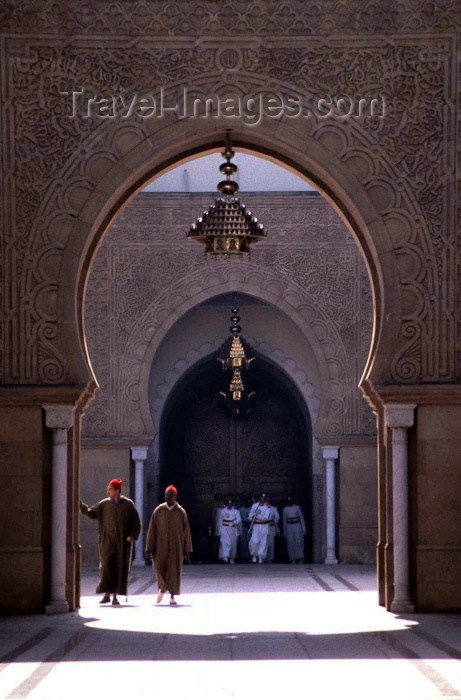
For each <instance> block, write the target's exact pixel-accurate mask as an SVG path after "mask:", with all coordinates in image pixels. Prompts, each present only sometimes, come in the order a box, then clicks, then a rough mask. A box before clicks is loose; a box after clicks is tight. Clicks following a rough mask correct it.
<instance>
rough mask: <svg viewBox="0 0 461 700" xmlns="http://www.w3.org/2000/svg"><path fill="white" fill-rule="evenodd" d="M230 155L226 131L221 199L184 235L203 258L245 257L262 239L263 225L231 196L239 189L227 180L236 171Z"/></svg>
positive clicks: (216, 200) (229, 142)
mask: <svg viewBox="0 0 461 700" xmlns="http://www.w3.org/2000/svg"><path fill="white" fill-rule="evenodd" d="M234 155H235V153H234V151H233V150H232V144H231V139H230V131H229V130H227V131H226V142H225V149H224V151H223V152H222V156H223V157H224V158H225V159H226V162H225V163H222V164H221V165H220V166H219V170H220V172H221V173H223V174H225V176H226V179H225V180H221V182H219V183H218V187H217V189H218V192H219V193H220V194H221V195H223V196H222V197H217V198H216V199H215V202H214V204H212V205H211V206H210V207H209V209H207V210H205V211H204V212H203V214H202V216H199V218H198V219H197V220H196V222H195V224H192V226H191V227H190V231H189V233H188V234H187V238H188V239H191V240H193V241H198V242H199V243H203V244H204V246H205V257H208V256H212V257H216V256H219V255H224V256H230V255H240V256H241V255H249V254H250V246H251V245H252V244H253V243H257V242H258V241H261V240H263V239H264V238H266V234H265V233H264V228H263V225H262V224H260V223H258V219H257V218H256V217H255V216H253V215H252V213H251V211H249V210H247V208H246V207H245V205H244V204H241V203H240V200H239V199H238V198H237V197H235V196H234V195H236V194H237V192H238V189H239V186H238V184H237V183H236V182H235V181H234V180H231V175H234V174H235V173H236V172H237V166H236V165H235V164H234V163H231V159H232V158H233V157H234Z"/></svg>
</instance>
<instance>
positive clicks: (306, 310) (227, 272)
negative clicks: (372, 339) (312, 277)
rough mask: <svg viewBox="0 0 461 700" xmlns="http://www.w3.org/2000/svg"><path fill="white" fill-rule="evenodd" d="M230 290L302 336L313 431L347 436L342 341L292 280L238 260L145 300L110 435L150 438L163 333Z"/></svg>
mask: <svg viewBox="0 0 461 700" xmlns="http://www.w3.org/2000/svg"><path fill="white" fill-rule="evenodd" d="M204 280H205V283H204ZM236 289H237V290H238V291H239V292H240V293H244V294H248V295H250V296H254V297H256V298H259V299H262V300H264V301H266V302H268V303H270V304H272V305H273V306H274V307H276V308H278V309H279V310H280V311H282V312H283V313H284V314H286V315H287V316H288V318H290V319H291V320H292V321H293V322H294V324H295V325H296V326H297V327H298V328H299V329H300V330H301V331H302V332H303V334H304V335H305V337H306V340H307V342H308V343H309V345H310V347H311V348H312V351H313V352H314V355H315V357H316V361H317V366H318V368H319V374H320V378H321V379H320V381H321V386H322V390H321V392H320V394H321V399H322V401H321V406H320V410H319V411H318V415H317V416H316V418H317V424H316V426H315V429H316V432H318V433H322V434H338V433H342V432H347V428H346V426H345V425H344V420H345V416H347V415H348V411H347V410H345V405H344V401H345V396H346V395H347V394H348V393H349V390H350V384H351V380H352V378H351V376H350V372H349V368H348V364H347V362H346V353H345V350H344V347H343V343H342V339H341V337H340V336H339V334H338V333H337V331H336V329H335V327H334V324H333V323H332V322H331V319H329V318H328V317H327V316H326V314H325V313H324V312H323V311H321V310H320V309H319V308H318V307H317V306H316V304H315V302H314V300H313V299H311V298H309V295H308V294H307V293H306V291H305V290H304V289H303V288H302V287H300V286H299V285H298V284H296V283H294V282H292V283H291V284H290V286H288V287H287V285H286V280H284V279H282V278H279V276H278V275H277V273H275V272H273V271H270V272H269V271H268V270H261V269H260V268H259V267H257V266H256V265H253V264H252V263H251V261H248V262H246V263H244V264H243V265H242V264H240V261H237V262H232V261H229V262H227V261H226V262H222V263H217V262H215V263H214V264H213V265H212V266H211V267H210V268H208V271H207V273H206V274H205V275H204V274H203V272H202V271H196V272H195V273H191V274H190V275H188V276H187V277H185V278H184V279H182V280H181V281H180V282H178V283H177V284H176V285H174V286H173V287H172V288H170V289H168V290H165V292H164V293H163V294H162V295H161V296H160V297H159V298H157V299H154V300H153V301H152V302H151V304H150V305H149V307H148V308H147V309H146V310H145V311H144V313H143V315H142V316H141V318H140V319H139V321H138V323H137V324H136V326H135V327H134V328H133V329H132V332H131V334H130V337H129V338H128V340H127V343H126V345H125V349H124V351H123V355H122V357H121V361H120V369H119V373H118V376H117V378H116V385H117V386H118V387H119V391H118V392H117V396H116V397H115V398H116V403H115V406H114V411H113V414H112V418H113V421H114V423H113V424H112V429H111V432H113V433H114V434H130V435H132V434H134V435H136V434H153V430H154V426H153V425H152V416H151V413H150V410H149V399H148V384H149V374H150V370H151V366H152V362H153V359H154V357H155V353H156V351H157V348H158V347H159V345H160V343H161V342H162V340H163V338H164V337H165V335H166V333H167V332H168V330H169V329H170V328H171V327H172V326H173V324H174V323H175V322H176V321H177V320H179V319H180V318H181V316H182V315H183V314H185V313H186V312H187V311H189V310H190V309H192V308H193V307H195V306H197V305H198V304H200V303H202V302H204V301H206V300H208V299H210V298H212V297H215V296H218V295H220V294H224V293H226V292H233V291H235V290H236ZM282 290H283V297H281V292H282ZM120 388H121V390H120Z"/></svg>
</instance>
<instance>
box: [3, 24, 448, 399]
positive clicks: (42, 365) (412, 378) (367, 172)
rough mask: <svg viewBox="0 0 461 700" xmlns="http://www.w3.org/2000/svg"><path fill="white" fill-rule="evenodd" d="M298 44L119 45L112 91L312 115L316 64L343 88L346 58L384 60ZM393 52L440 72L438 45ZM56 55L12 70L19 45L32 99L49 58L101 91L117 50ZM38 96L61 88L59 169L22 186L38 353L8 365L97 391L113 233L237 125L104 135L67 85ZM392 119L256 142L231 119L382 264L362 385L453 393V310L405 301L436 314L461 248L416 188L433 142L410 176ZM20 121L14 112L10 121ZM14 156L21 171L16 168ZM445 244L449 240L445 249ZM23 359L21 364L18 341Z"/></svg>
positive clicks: (325, 124) (179, 124) (59, 48)
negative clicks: (127, 208)
mask: <svg viewBox="0 0 461 700" xmlns="http://www.w3.org/2000/svg"><path fill="white" fill-rule="evenodd" d="M290 41H291V43H292V44H293V45H291V44H290V46H287V45H286V39H285V38H283V41H282V43H280V41H279V40H278V39H277V38H272V39H271V45H270V46H269V47H266V46H265V45H264V46H263V44H262V43H261V42H262V38H261V37H257V36H254V35H252V41H251V42H250V43H249V44H247V45H245V46H243V45H242V46H238V43H237V44H236V42H235V40H233V39H232V40H230V39H227V43H226V39H223V38H221V39H220V40H219V41H218V42H215V43H213V42H211V43H209V42H208V43H207V42H206V41H205V42H202V43H200V45H197V41H196V39H195V38H193V37H184V38H183V41H182V43H181V46H180V47H179V48H178V46H177V45H175V48H174V49H172V47H168V46H164V47H163V46H160V47H158V46H157V45H156V44H155V41H153V40H151V43H149V41H148V42H147V43H146V42H143V45H142V47H138V46H135V45H133V43H132V42H130V41H129V40H128V41H127V43H126V45H124V44H123V41H122V42H121V43H120V42H118V44H117V46H116V47H115V46H111V45H109V46H108V51H109V53H111V54H112V56H113V57H114V61H113V65H112V71H111V73H110V78H111V80H113V81H118V84H119V85H120V84H124V83H127V84H130V85H131V86H132V87H133V89H134V90H136V89H138V87H140V89H142V88H144V89H145V84H150V82H151V80H152V76H153V75H154V76H155V78H156V79H158V80H164V81H165V84H167V85H168V86H169V88H170V89H171V90H174V89H177V88H178V87H180V86H181V85H182V84H184V82H185V81H189V82H191V83H193V85H194V86H195V88H196V89H197V90H201V91H202V92H206V91H214V92H218V91H220V92H221V94H222V95H225V94H226V91H227V92H228V91H229V90H230V89H232V90H234V92H235V94H237V95H240V96H242V95H250V94H253V93H256V94H260V93H261V90H267V89H268V86H269V88H270V89H273V90H274V91H279V92H280V94H284V95H287V94H289V92H290V91H291V93H292V92H293V91H294V90H295V91H296V92H297V94H298V95H299V96H300V97H302V99H305V100H306V101H309V100H310V99H311V98H312V91H311V90H310V88H309V75H310V73H311V71H312V70H314V69H315V66H321V65H323V64H324V63H325V62H327V64H328V65H329V66H330V68H331V70H332V74H331V75H334V76H336V75H337V74H338V71H337V70H335V67H336V64H337V62H338V61H339V62H340V63H341V61H345V60H346V59H345V57H346V55H349V54H348V52H349V53H350V51H351V50H354V51H357V52H362V53H364V54H367V52H368V54H369V55H370V56H371V55H373V50H374V49H372V48H370V47H367V46H360V47H355V46H354V47H352V48H351V46H352V45H348V46H341V47H338V52H339V53H338V56H336V57H335V58H334V59H333V58H332V55H331V54H332V52H331V47H330V45H329V43H328V41H326V40H322V41H320V42H319V41H316V42H314V43H315V45H314V44H312V45H311V44H310V43H309V42H307V44H306V41H304V40H303V44H302V46H301V45H300V46H298V45H297V44H296V39H294V38H293V40H290ZM386 41H387V40H386ZM386 41H385V42H384V44H383V46H382V47H381V48H380V53H379V60H380V62H381V63H382V65H383V66H386V67H387V69H389V70H390V71H391V70H392V69H394V64H393V61H395V46H396V45H397V44H398V50H399V51H401V52H405V51H407V53H409V54H411V57H413V63H415V62H416V63H418V65H420V67H421V69H424V70H425V71H428V72H430V71H431V66H432V63H433V61H434V56H432V55H431V52H430V51H427V49H426V45H425V43H424V37H419V38H418V37H415V38H414V39H413V42H414V46H413V45H412V46H410V47H409V48H408V47H407V43H408V42H407V43H405V42H406V41H407V40H406V39H405V40H403V43H401V45H400V44H399V39H395V38H393V39H392V40H390V39H389V40H388V41H387V43H386ZM46 42H47V40H46V39H43V38H33V37H32V38H31V39H30V41H29V45H28V46H29V53H28V54H27V56H22V55H14V56H13V54H14V51H15V45H13V44H11V45H10V44H8V47H7V51H8V50H9V51H10V52H11V56H10V55H9V57H12V58H14V61H15V70H16V73H15V75H18V76H19V75H20V76H21V79H22V81H24V80H25V79H26V77H27V79H28V80H29V82H30V83H31V85H34V84H35V83H34V81H39V82H40V81H41V80H42V75H43V64H44V62H45V64H46V65H47V66H49V65H51V64H50V63H49V62H50V56H51V55H53V56H56V59H57V61H58V63H59V61H61V60H67V59H66V57H69V61H70V63H69V66H70V65H71V66H72V71H71V75H72V79H73V82H74V83H75V84H79V83H80V84H84V83H85V81H87V82H86V84H87V85H88V86H89V88H90V89H92V86H93V85H94V83H95V81H97V78H96V77H95V75H96V73H97V71H96V73H95V65H94V63H95V62H96V64H98V61H104V60H105V57H104V52H103V51H100V52H99V54H100V55H95V54H94V52H93V53H92V54H91V56H92V61H89V62H85V60H82V61H79V60H75V56H78V57H82V58H84V57H85V56H87V54H88V51H90V50H91V49H89V47H88V45H87V44H85V42H83V43H82V44H78V41H77V43H76V42H75V39H74V38H72V39H66V38H64V39H62V40H60V41H56V42H54V44H53V47H52V48H50V47H49V45H47V43H46ZM109 42H110V40H109ZM395 42H397V44H395ZM346 43H347V42H346ZM439 48H440V50H439V54H438V55H437V60H439V61H440V65H441V66H442V65H443V66H445V63H446V62H447V61H448V60H449V56H450V46H449V41H448V42H446V44H445V45H444V46H442V45H440V47H439ZM172 50H173V51H174V52H175V56H176V58H177V60H176V61H174V62H171V61H167V57H168V56H171V51H172ZM50 52H51V53H50ZM368 54H367V55H368ZM127 56H129V57H130V60H127ZM58 59H59V60H58ZM444 61H445V63H444ZM322 62H323V63H322ZM58 63H57V65H58ZM340 63H339V64H338V65H340ZM330 64H331V65H330ZM85 71H86V72H85ZM320 75H321V72H319V76H320ZM338 75H339V74H338ZM431 75H432V78H433V77H434V75H433V74H432V73H431ZM74 78H75V80H74ZM343 78H344V75H343V73H342V72H341V80H342V79H343ZM335 79H336V78H335ZM341 80H340V79H339V78H338V81H339V82H338V89H339V90H341V88H342V87H343V84H342V83H341ZM146 81H147V82H146ZM437 81H438V82H437V90H438V93H437V94H439V93H440V94H441V95H444V99H445V93H444V92H443V90H445V89H446V88H447V84H446V81H447V71H446V70H445V69H444V70H441V71H440V72H439V73H438V74H437ZM444 81H445V82H444ZM114 84H115V83H114ZM431 84H433V83H431ZM40 85H41V88H40V89H41V90H42V92H43V91H45V90H46V89H48V90H49V93H48V94H47V96H48V101H49V107H50V110H51V114H52V117H53V118H52V119H51V120H50V127H49V128H50V129H52V126H53V125H56V127H59V128H56V130H55V132H53V134H52V138H53V139H54V140H53V147H54V149H55V150H54V153H55V154H56V158H54V159H53V161H52V168H50V169H49V172H48V170H47V168H44V167H39V166H40V162H41V161H40V159H42V160H43V161H44V162H45V160H46V155H44V154H43V153H42V151H41V150H40V148H37V154H36V163H34V168H29V170H28V169H27V168H25V167H23V168H22V170H21V172H23V176H24V182H21V187H23V188H25V190H24V191H26V190H27V191H29V195H30V196H29V198H28V199H27V202H28V203H27V206H24V207H23V210H21V211H20V212H19V211H18V212H17V213H18V216H19V214H20V215H21V217H20V219H21V220H18V221H17V230H18V232H21V231H24V230H27V237H23V238H22V239H21V241H19V239H18V246H17V247H16V248H15V250H16V253H15V256H16V257H14V264H16V263H17V272H19V278H18V279H19V283H18V285H19V291H20V299H21V306H20V310H19V311H18V313H19V316H20V322H19V323H18V324H17V327H20V328H25V329H26V330H27V336H28V338H29V339H31V341H30V342H28V343H24V345H23V348H24V353H21V355H20V357H19V358H18V363H19V366H18V368H17V370H15V371H13V369H12V364H11V363H10V362H9V361H8V362H6V363H5V381H6V382H7V383H8V382H9V381H12V382H13V383H14V382H17V381H20V382H23V383H34V382H38V383H44V384H60V383H64V384H69V383H71V384H72V383H77V384H82V383H83V384H84V383H86V382H88V381H90V380H94V376H93V373H92V371H91V366H90V363H89V359H88V355H87V352H86V348H85V340H84V337H85V336H84V324H83V298H84V292H85V285H86V279H87V276H88V272H89V269H90V266H91V262H92V259H93V256H94V254H95V251H96V249H97V247H98V245H99V242H100V240H101V239H102V236H103V235H104V232H105V231H106V230H107V228H108V226H109V225H110V223H111V221H112V220H113V218H114V216H116V214H117V212H118V211H119V210H120V209H121V208H122V207H123V206H124V205H125V204H126V202H128V201H129V199H130V197H131V196H133V195H134V194H135V193H136V191H137V190H139V189H140V188H141V187H142V186H143V185H144V184H145V183H146V182H147V181H148V180H149V179H151V178H152V177H153V176H155V175H156V174H157V173H159V172H160V171H162V170H164V169H166V168H168V167H170V166H171V165H172V164H173V163H175V162H177V161H178V160H180V159H183V158H187V157H189V156H191V155H194V154H197V153H200V152H203V151H204V150H209V149H210V148H219V147H221V145H222V135H223V132H224V130H225V129H226V128H227V127H228V126H229V119H226V118H225V117H224V116H222V115H221V116H219V115H217V114H216V113H214V114H213V115H212V116H210V118H209V119H206V118H204V119H202V120H200V119H197V118H194V117H191V116H190V115H188V116H187V117H185V118H184V119H182V118H178V115H172V114H169V115H166V117H165V119H164V120H160V119H157V120H147V119H146V120H144V121H142V123H141V121H140V119H139V118H137V116H136V115H134V116H133V115H131V116H129V117H128V116H127V115H125V116H124V118H123V119H121V118H120V119H112V120H109V121H107V120H106V121H104V120H102V121H101V123H100V124H99V125H98V126H96V127H95V124H94V123H90V122H91V120H90V121H86V122H85V121H84V120H83V121H80V122H79V123H77V122H75V121H74V122H69V121H65V119H66V115H65V114H63V104H62V97H59V95H58V93H57V91H56V89H55V86H54V83H53V85H47V86H45V85H44V84H43V82H41V83H40ZM323 87H324V88H325V89H326V90H327V88H329V87H331V82H328V81H327V82H326V83H325V85H324V86H323ZM355 87H357V88H359V87H361V86H360V85H358V86H355ZM15 89H16V84H15V83H14V81H13V82H12V83H11V84H10V83H8V85H7V87H6V92H7V98H8V99H7V101H6V104H7V105H12V104H14V103H15V96H16V95H15ZM434 90H435V87H434ZM436 97H437V95H435V96H434V99H436ZM447 99H448V98H447ZM18 103H19V104H20V101H19V102H18ZM431 104H432V103H431ZM394 107H395V109H393V111H391V112H390V114H389V115H386V118H387V119H388V121H380V120H379V119H374V120H373V118H371V119H368V117H367V116H366V117H365V118H360V119H351V120H349V121H348V122H346V121H345V120H343V119H341V118H340V117H338V115H337V114H336V115H335V114H333V115H332V116H328V117H326V118H323V116H322V115H318V114H317V115H315V114H310V115H301V116H300V118H298V119H290V116H289V115H287V114H286V113H284V114H281V115H279V118H277V119H273V118H269V117H268V116H264V117H263V118H262V119H261V120H260V122H259V123H258V125H257V127H258V128H257V129H254V128H252V127H253V126H254V124H252V123H249V122H248V119H247V120H245V119H244V118H239V119H235V120H232V127H233V141H234V144H235V146H240V147H242V148H246V149H249V150H253V151H257V152H259V153H261V154H262V155H265V156H267V157H270V158H276V159H277V160H278V161H280V162H282V163H284V164H286V165H287V166H288V167H291V168H293V169H295V170H296V171H297V172H299V173H301V174H302V175H305V176H306V177H308V178H309V179H310V180H311V181H312V182H313V183H314V184H315V185H316V186H318V188H319V189H320V190H321V191H322V192H323V194H324V196H325V197H327V199H329V201H330V202H331V203H332V204H333V206H334V207H335V208H336V209H337V211H338V212H340V214H341V215H342V217H343V218H344V220H345V221H346V223H347V224H348V226H349V228H350V229H351V231H352V233H353V234H354V236H355V238H356V241H357V243H358V245H359V248H360V250H361V252H362V255H363V257H364V259H365V261H366V264H367V266H368V270H369V274H370V279H371V282H372V288H373V294H374V302H375V328H374V334H373V341H372V346H371V350H370V356H369V361H368V363H367V367H366V369H365V373H364V385H365V384H366V382H365V380H367V381H373V382H377V383H383V382H390V383H402V382H418V381H429V380H431V379H432V380H435V379H437V378H438V379H439V380H444V381H449V380H450V378H451V375H450V372H451V373H452V372H453V367H454V362H453V357H452V354H453V346H452V344H451V343H448V344H447V343H445V344H444V347H445V348H446V350H445V351H444V352H445V355H444V356H443V357H442V356H440V357H439V354H440V353H442V349H441V348H442V344H440V347H438V348H435V347H434V345H433V343H432V339H433V338H439V337H442V336H441V335H440V333H439V331H440V329H441V328H442V327H443V329H444V337H446V336H447V334H448V335H450V337H452V336H453V328H454V326H453V323H454V319H453V310H452V309H451V308H445V309H444V310H443V311H442V307H440V309H439V311H440V313H438V314H428V313H426V315H423V316H422V315H421V311H420V309H421V305H420V304H419V301H418V303H416V304H414V305H411V303H410V305H409V307H407V306H405V305H404V304H403V302H402V295H403V294H404V292H405V291H406V290H408V291H409V294H408V295H407V297H408V299H412V298H414V297H415V295H414V294H412V288H413V287H415V286H418V289H419V292H420V293H421V294H423V296H424V298H425V299H426V301H427V304H426V308H430V307H431V305H432V303H433V302H432V301H431V300H432V299H433V297H431V290H430V287H431V284H432V281H433V280H436V282H437V283H436V287H437V289H438V288H440V284H441V283H440V279H441V275H442V270H441V269H440V266H443V265H445V267H446V265H447V264H451V263H450V260H449V261H448V262H447V263H443V262H442V258H441V257H440V254H439V253H438V249H440V250H441V249H442V248H446V247H447V246H448V245H449V244H450V241H449V240H448V238H447V239H446V240H445V239H443V236H442V232H441V231H439V230H438V229H437V222H436V220H435V219H434V217H433V214H432V212H433V211H434V205H433V202H432V200H431V201H429V199H428V198H426V200H427V201H426V204H427V206H426V208H425V209H423V208H422V205H421V204H420V199H418V197H417V192H420V191H422V189H423V190H424V192H427V193H428V197H429V193H430V191H431V188H432V190H433V191H435V189H434V188H436V189H437V197H438V196H439V194H440V186H437V183H436V182H434V181H432V182H431V183H428V182H426V181H424V182H423V181H422V180H421V178H420V182H416V180H417V175H415V174H413V173H415V172H416V170H417V164H418V162H423V160H424V157H426V159H427V156H424V155H423V151H422V150H421V149H424V139H423V140H422V141H421V143H419V142H417V139H416V136H415V139H416V140H415V143H414V145H413V146H412V152H411V153H409V154H405V155H406V158H407V162H406V165H405V167H404V168H402V167H401V166H400V161H399V159H398V158H397V154H396V150H395V149H396V148H397V147H398V143H397V140H396V137H397V135H398V134H399V128H400V122H399V119H400V118H401V114H400V112H399V104H398V102H396V103H395V104H394ZM8 110H9V111H8ZM10 112H11V109H10V107H7V116H8V117H9V116H10ZM68 116H69V115H67V117H68ZM304 116H309V118H308V119H306V118H303V117H304ZM23 117H24V118H23V120H22V122H21V124H22V123H24V125H25V126H26V127H27V128H29V129H30V128H31V127H30V124H29V122H28V121H27V119H26V114H24V115H23ZM31 119H32V121H33V115H32V116H31ZM420 120H421V125H423V124H424V115H420ZM29 121H30V120H29ZM18 128H19V129H20V128H22V126H21V125H20V126H19V127H18ZM423 132H424V129H423V131H421V134H423ZM424 133H425V132H424ZM50 138H51V134H50ZM421 138H422V137H421ZM418 149H419V150H418ZM424 153H425V152H424ZM57 154H60V155H59V157H58V155H57ZM418 154H419V155H418ZM10 155H11V158H10V160H11V163H12V166H13V165H14V162H15V156H14V155H12V154H10ZM16 156H17V157H16V160H17V161H18V162H17V163H16V166H17V167H18V168H20V167H22V165H21V163H20V162H19V161H20V156H19V155H17V154H16ZM402 157H403V154H402ZM418 158H419V161H418ZM421 159H422V160H421ZM35 165H37V167H35ZM37 168H38V169H37ZM31 178H32V179H31ZM33 178H35V180H34V179H33ZM46 178H48V179H46ZM8 182H9V180H8ZM18 193H19V194H20V192H19V191H18ZM32 193H36V195H37V196H35V194H34V196H32ZM399 215H400V217H401V218H400V221H401V222H402V221H403V222H406V226H404V227H403V228H402V229H400V230H399V229H398V227H397V224H396V222H397V218H396V216H397V217H398V216H399ZM436 229H437V230H436ZM450 236H451V237H452V232H451V231H450V232H449V237H450ZM396 239H398V242H397V240H396ZM450 240H451V238H450ZM433 241H437V246H438V249H437V248H435V247H434V245H433ZM19 243H20V245H19ZM409 243H411V244H413V245H415V246H416V248H417V249H418V251H419V267H418V269H414V270H413V271H412V273H411V275H407V274H406V270H405V269H404V271H403V272H402V268H401V267H400V268H399V265H398V258H399V257H401V256H402V255H405V250H406V247H407V245H408V244H409ZM13 247H14V246H11V247H10V248H9V249H8V250H10V249H11V250H13ZM18 251H19V252H20V255H19V256H18V255H17V252H18ZM51 251H52V254H51ZM12 260H13V258H12ZM444 272H446V270H445V269H444ZM11 323H13V320H12V321H11ZM384 336H385V338H386V343H385V344H386V346H387V347H392V348H393V356H392V357H390V354H389V352H388V351H386V348H385V347H384V346H381V340H382V338H383V337H384ZM12 347H13V350H12V352H14V348H15V347H16V346H15V344H14V343H13V345H12ZM434 353H435V354H436V355H437V357H435V356H434ZM442 354H443V353H442ZM406 357H411V362H410V363H406V362H405V358H406ZM436 360H440V362H437V361H436ZM442 360H444V362H442ZM10 365H11V366H10ZM442 370H443V371H442ZM442 375H443V376H442Z"/></svg>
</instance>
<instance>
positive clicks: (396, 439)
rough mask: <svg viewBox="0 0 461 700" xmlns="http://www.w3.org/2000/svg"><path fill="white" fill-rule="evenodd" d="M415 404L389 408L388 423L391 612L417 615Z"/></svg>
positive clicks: (389, 405)
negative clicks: (411, 476)
mask: <svg viewBox="0 0 461 700" xmlns="http://www.w3.org/2000/svg"><path fill="white" fill-rule="evenodd" d="M415 407H416V406H415V405H414V404H411V405H410V404H387V405H386V423H387V427H388V428H390V429H391V430H392V520H393V552H394V595H393V599H392V603H391V612H395V613H402V612H413V611H414V609H415V608H414V605H413V603H412V602H411V600H410V543H409V502H408V439H407V433H408V428H409V427H411V426H412V425H413V422H414V409H415Z"/></svg>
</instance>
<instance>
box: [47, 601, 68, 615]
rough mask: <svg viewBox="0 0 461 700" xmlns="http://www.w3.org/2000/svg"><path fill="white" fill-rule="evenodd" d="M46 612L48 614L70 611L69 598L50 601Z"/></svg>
mask: <svg viewBox="0 0 461 700" xmlns="http://www.w3.org/2000/svg"><path fill="white" fill-rule="evenodd" d="M45 612H46V614H47V615H55V614H60V613H68V612H69V603H68V602H67V600H54V601H51V603H48V605H47V606H46V608H45Z"/></svg>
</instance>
